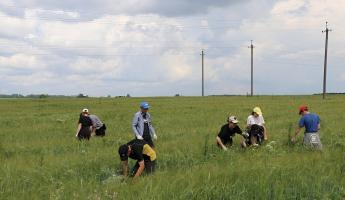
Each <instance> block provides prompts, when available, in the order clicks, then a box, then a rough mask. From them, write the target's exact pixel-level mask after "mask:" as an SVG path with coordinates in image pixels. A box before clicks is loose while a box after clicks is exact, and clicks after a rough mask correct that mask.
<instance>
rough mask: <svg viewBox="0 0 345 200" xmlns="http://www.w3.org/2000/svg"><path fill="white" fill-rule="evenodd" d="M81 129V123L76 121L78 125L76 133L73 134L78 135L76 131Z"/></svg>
mask: <svg viewBox="0 0 345 200" xmlns="http://www.w3.org/2000/svg"><path fill="white" fill-rule="evenodd" d="M80 129H81V123H78V127H77V133H76V134H75V136H76V137H78V133H79V131H80Z"/></svg>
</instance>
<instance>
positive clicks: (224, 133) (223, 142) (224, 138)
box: [216, 116, 242, 151]
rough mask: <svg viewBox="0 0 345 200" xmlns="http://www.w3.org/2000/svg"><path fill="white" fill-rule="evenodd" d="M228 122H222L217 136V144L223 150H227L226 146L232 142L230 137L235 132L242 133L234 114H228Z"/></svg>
mask: <svg viewBox="0 0 345 200" xmlns="http://www.w3.org/2000/svg"><path fill="white" fill-rule="evenodd" d="M227 121H228V123H227V124H224V125H223V126H222V128H221V129H220V131H219V133H218V136H217V138H216V139H217V145H218V146H219V147H220V148H222V149H223V150H224V151H227V150H228V148H227V146H231V145H232V143H233V140H232V138H233V137H234V136H235V134H236V133H237V134H242V130H241V128H240V127H238V125H237V124H238V120H237V118H236V116H230V117H229V118H228V120H227Z"/></svg>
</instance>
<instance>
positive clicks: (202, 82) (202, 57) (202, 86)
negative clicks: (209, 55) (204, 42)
mask: <svg viewBox="0 0 345 200" xmlns="http://www.w3.org/2000/svg"><path fill="white" fill-rule="evenodd" d="M204 55H205V53H204V50H201V95H202V96H204Z"/></svg>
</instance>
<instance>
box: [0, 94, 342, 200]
mask: <svg viewBox="0 0 345 200" xmlns="http://www.w3.org/2000/svg"><path fill="white" fill-rule="evenodd" d="M344 97H345V96H343V95H335V96H329V97H328V98H327V100H322V99H321V97H320V96H260V97H252V98H249V97H204V98H201V97H171V98H145V99H143V98H116V99H114V98H99V99H98V98H86V99H49V98H48V99H34V100H30V99H11V100H5V99H2V100H0V124H1V129H0V130H1V131H0V136H1V140H0V160H1V168H0V169H1V171H0V199H344V198H345V139H344V138H345V137H344V135H345V131H344V121H345V115H344V107H345V101H344V99H345V98H344ZM142 100H146V101H148V102H149V103H150V104H151V106H152V107H151V109H150V113H151V114H152V116H153V125H154V127H155V128H156V132H157V135H158V140H157V141H156V151H157V154H158V163H157V164H158V166H157V172H156V173H155V174H154V175H153V176H146V177H141V178H140V179H137V180H131V179H127V180H122V179H121V178H120V177H119V176H118V174H119V172H120V171H119V170H120V160H119V158H118V154H117V149H118V147H119V145H120V144H123V143H125V142H127V141H129V140H130V139H132V138H133V134H132V131H131V120H132V116H133V114H134V113H135V112H136V111H137V110H138V105H139V103H140V101H142ZM300 104H308V105H309V107H310V109H311V111H312V112H315V113H317V114H319V115H320V117H321V141H322V143H323V145H324V150H323V151H322V152H316V151H310V150H307V149H305V148H303V147H302V146H301V145H300V144H298V145H295V146H290V145H289V144H288V137H289V134H292V133H293V131H294V129H295V126H296V124H297V121H298V119H299V116H298V114H297V112H298V106H299V105H300ZM254 106H260V107H261V108H262V110H263V113H264V117H265V121H266V125H267V129H268V133H269V142H271V146H272V147H273V148H268V147H267V146H266V145H263V146H261V147H260V148H256V149H253V148H250V149H242V148H240V145H239V141H240V138H239V136H236V138H235V142H234V145H233V147H231V148H230V149H229V151H227V152H223V151H221V150H220V149H218V148H217V147H216V145H215V137H216V134H217V133H218V131H219V129H220V127H221V126H222V125H223V124H224V123H225V122H226V116H227V115H228V114H229V113H231V114H233V115H237V116H238V118H239V120H240V126H241V128H243V127H244V126H245V122H246V118H247V116H248V115H249V114H250V112H251V109H252V108H253V107H254ZM84 107H87V108H89V110H90V112H91V113H94V114H97V115H98V116H99V117H100V118H101V119H102V120H103V121H104V122H105V123H106V124H107V127H108V130H107V135H106V137H104V138H91V140H90V141H85V142H79V141H77V140H76V139H75V131H76V125H77V120H78V116H79V113H80V111H81V109H82V108H84ZM302 135H303V134H301V135H300V137H299V138H298V139H299V141H298V142H300V141H301V139H302ZM272 141H275V142H272ZM131 164H133V162H131Z"/></svg>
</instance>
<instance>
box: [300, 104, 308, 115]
mask: <svg viewBox="0 0 345 200" xmlns="http://www.w3.org/2000/svg"><path fill="white" fill-rule="evenodd" d="M304 111H308V106H306V105H302V106H300V107H299V114H302V112H304Z"/></svg>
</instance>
